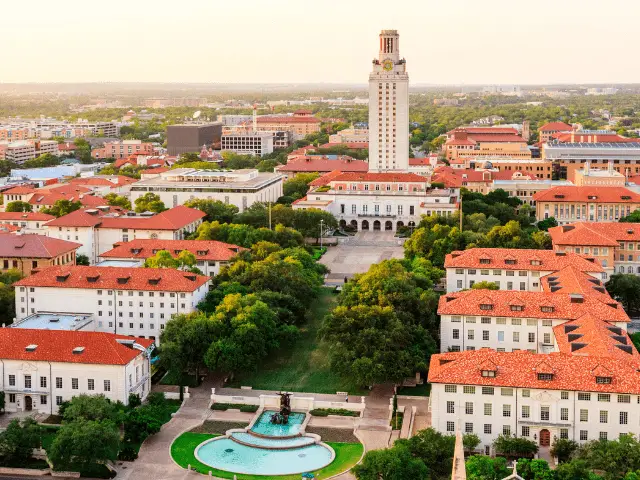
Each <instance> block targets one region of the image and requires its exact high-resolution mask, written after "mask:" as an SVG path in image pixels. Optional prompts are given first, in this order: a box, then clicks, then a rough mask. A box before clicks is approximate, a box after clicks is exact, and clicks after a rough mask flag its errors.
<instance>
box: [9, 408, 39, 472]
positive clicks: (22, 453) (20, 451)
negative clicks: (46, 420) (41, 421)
mask: <svg viewBox="0 0 640 480" xmlns="http://www.w3.org/2000/svg"><path fill="white" fill-rule="evenodd" d="M41 436H42V427H41V426H40V425H38V423H37V422H36V421H35V420H34V419H32V418H25V419H23V420H22V421H20V420H19V419H17V418H16V419H13V420H11V421H10V422H9V425H7V428H6V429H5V430H4V431H3V432H2V433H0V462H1V463H2V465H3V466H13V467H21V466H23V465H25V464H26V463H27V461H28V460H29V459H30V458H31V457H32V455H33V449H34V448H38V447H40V437H41Z"/></svg>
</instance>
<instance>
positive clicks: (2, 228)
mask: <svg viewBox="0 0 640 480" xmlns="http://www.w3.org/2000/svg"><path fill="white" fill-rule="evenodd" d="M20 230H22V227H19V226H18V225H11V224H10V223H0V233H12V232H19V231H20Z"/></svg>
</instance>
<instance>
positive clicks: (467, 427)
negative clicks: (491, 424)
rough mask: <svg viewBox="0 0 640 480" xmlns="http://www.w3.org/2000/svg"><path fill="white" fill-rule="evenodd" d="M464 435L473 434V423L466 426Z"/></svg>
mask: <svg viewBox="0 0 640 480" xmlns="http://www.w3.org/2000/svg"><path fill="white" fill-rule="evenodd" d="M464 433H473V423H465V424H464Z"/></svg>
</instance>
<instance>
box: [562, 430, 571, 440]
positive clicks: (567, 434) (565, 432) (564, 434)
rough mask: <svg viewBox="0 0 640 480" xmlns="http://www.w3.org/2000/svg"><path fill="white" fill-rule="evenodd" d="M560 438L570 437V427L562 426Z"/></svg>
mask: <svg viewBox="0 0 640 480" xmlns="http://www.w3.org/2000/svg"><path fill="white" fill-rule="evenodd" d="M560 438H562V439H564V440H567V439H568V438H569V429H568V428H561V429H560Z"/></svg>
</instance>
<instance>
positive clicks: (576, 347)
mask: <svg viewBox="0 0 640 480" xmlns="http://www.w3.org/2000/svg"><path fill="white" fill-rule="evenodd" d="M586 346H587V344H586V343H572V344H571V351H572V352H577V351H578V350H580V349H581V348H584V347H586Z"/></svg>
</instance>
